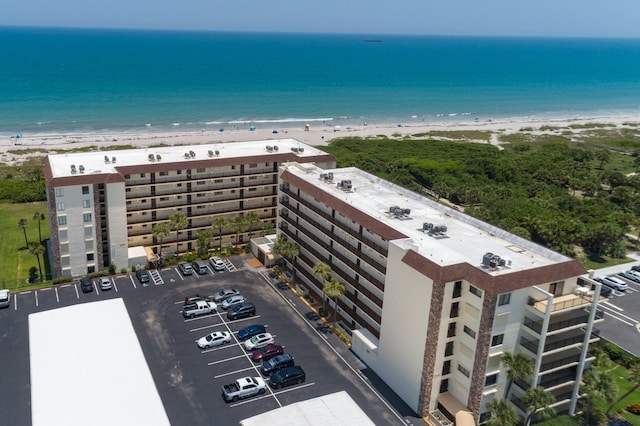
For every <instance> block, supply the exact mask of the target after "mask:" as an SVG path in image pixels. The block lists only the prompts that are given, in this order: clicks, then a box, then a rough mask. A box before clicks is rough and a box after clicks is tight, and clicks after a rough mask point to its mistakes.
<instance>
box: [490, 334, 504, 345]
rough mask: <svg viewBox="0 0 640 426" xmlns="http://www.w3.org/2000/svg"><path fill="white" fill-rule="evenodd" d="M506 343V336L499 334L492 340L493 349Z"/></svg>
mask: <svg viewBox="0 0 640 426" xmlns="http://www.w3.org/2000/svg"><path fill="white" fill-rule="evenodd" d="M503 341H504V334H497V335H495V336H493V337H492V338H491V347H494V346H499V345H501V344H502V342H503Z"/></svg>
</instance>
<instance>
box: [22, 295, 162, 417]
mask: <svg viewBox="0 0 640 426" xmlns="http://www.w3.org/2000/svg"><path fill="white" fill-rule="evenodd" d="M29 352H30V361H31V417H32V424H33V425H34V426H42V425H48V426H55V425H61V426H75V425H78V426H84V425H88V424H90V425H92V426H101V425H104V426H113V425H158V426H162V425H169V419H168V418H167V414H166V413H165V410H164V406H163V405H162V401H161V400H160V395H159V394H158V391H157V390H156V387H155V384H154V382H153V378H152V376H151V372H150V371H149V367H148V366H147V362H146V360H145V358H144V354H143V353H142V348H141V347H140V344H139V343H138V338H137V337H136V333H135V331H134V330H133V326H132V324H131V320H130V319H129V314H128V313H127V309H126V307H125V305H124V303H123V301H122V299H112V300H106V301H102V302H93V303H83V304H80V305H74V306H69V307H66V308H60V309H54V310H51V311H45V312H40V313H37V314H31V315H29Z"/></svg>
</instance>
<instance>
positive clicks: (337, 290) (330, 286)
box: [322, 278, 347, 323]
mask: <svg viewBox="0 0 640 426" xmlns="http://www.w3.org/2000/svg"><path fill="white" fill-rule="evenodd" d="M345 291H347V288H346V287H345V286H344V284H342V283H341V282H340V281H338V280H337V279H335V278H329V280H328V281H326V282H325V283H324V287H322V292H323V293H324V294H326V295H327V296H329V297H331V298H332V299H333V301H334V302H335V304H336V308H335V310H334V311H333V322H334V323H335V322H336V321H338V298H339V297H340V296H342V295H343V294H344V292H345Z"/></svg>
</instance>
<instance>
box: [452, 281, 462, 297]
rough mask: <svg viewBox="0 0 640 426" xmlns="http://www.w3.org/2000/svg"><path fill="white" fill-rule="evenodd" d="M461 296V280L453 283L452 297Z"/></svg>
mask: <svg viewBox="0 0 640 426" xmlns="http://www.w3.org/2000/svg"><path fill="white" fill-rule="evenodd" d="M460 296H462V281H456V282H455V283H454V284H453V298H454V299H455V298H457V297H460Z"/></svg>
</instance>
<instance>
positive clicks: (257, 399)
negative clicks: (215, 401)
mask: <svg viewBox="0 0 640 426" xmlns="http://www.w3.org/2000/svg"><path fill="white" fill-rule="evenodd" d="M268 387H269V386H267V388H268ZM271 395H273V392H272V393H271ZM271 395H262V396H260V397H258V398H249V399H245V400H244V401H241V402H236V403H235V404H229V407H238V406H240V405H244V404H249V403H250V402H254V401H260V400H261V399H265V398H270V397H271ZM277 400H278V399H277V398H276V401H277ZM278 404H280V402H279V401H278ZM280 407H282V404H280Z"/></svg>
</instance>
